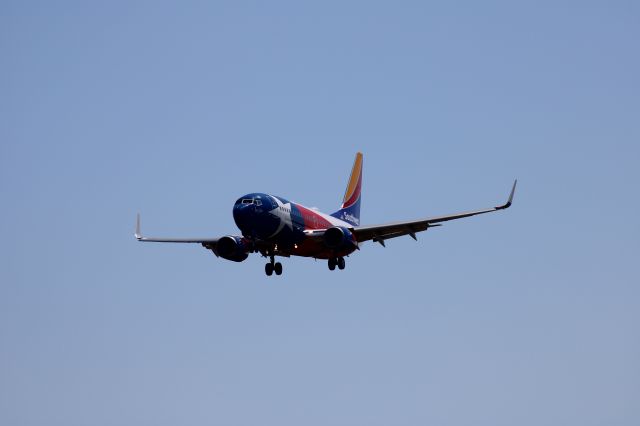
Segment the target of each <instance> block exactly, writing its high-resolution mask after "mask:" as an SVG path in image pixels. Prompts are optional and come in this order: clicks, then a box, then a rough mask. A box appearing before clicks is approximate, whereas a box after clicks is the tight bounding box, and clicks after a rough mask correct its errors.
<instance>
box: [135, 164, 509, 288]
mask: <svg viewBox="0 0 640 426" xmlns="http://www.w3.org/2000/svg"><path fill="white" fill-rule="evenodd" d="M517 182H518V181H517V180H516V181H515V182H514V183H513V187H512V188H511V193H510V194H509V198H508V200H507V202H506V203H505V204H503V205H500V206H497V207H491V208H488V209H483V210H475V211H470V212H465V213H457V214H452V215H447V216H436V217H430V218H424V219H418V220H410V221H403V222H392V223H386V224H382V225H367V226H361V225H360V200H361V197H360V194H361V190H362V153H360V152H359V153H357V154H356V159H355V162H354V164H353V169H352V170H351V176H350V178H349V182H348V184H347V190H346V192H345V194H344V199H343V201H342V205H341V206H340V210H338V211H336V212H335V213H331V214H325V213H322V212H320V211H318V210H317V209H313V208H308V207H305V206H303V205H301V204H298V203H294V202H292V201H289V200H286V199H284V198H282V197H278V196H275V195H270V194H264V193H252V194H247V195H244V196H242V197H240V198H238V200H237V201H236V202H235V204H234V206H233V219H234V220H235V222H236V225H237V226H238V228H239V229H240V232H241V234H242V235H226V236H223V237H220V238H156V237H144V236H142V234H141V232H140V215H138V217H137V222H136V233H135V236H136V238H137V239H138V241H150V242H160V243H196V244H201V245H202V246H203V247H204V248H206V249H208V250H211V251H212V252H213V253H214V254H215V255H216V256H218V257H222V258H223V259H227V260H232V261H234V262H242V261H243V260H245V259H246V258H247V257H249V254H250V253H260V254H261V255H262V256H263V257H265V258H268V259H269V262H268V263H267V264H266V265H265V268H264V270H265V273H266V274H267V275H269V276H270V275H272V274H273V273H274V272H275V274H276V275H280V274H282V264H281V263H280V262H276V261H275V257H276V256H281V257H290V256H303V257H312V258H315V259H326V260H327V261H328V265H329V269H330V270H332V271H333V270H335V269H336V267H338V269H344V268H345V259H344V258H345V257H347V256H349V255H350V254H351V253H353V252H354V251H356V250H360V245H361V244H362V243H363V242H365V241H373V242H377V243H379V244H381V245H382V246H385V241H386V240H388V239H391V238H396V237H401V236H403V235H409V236H411V237H412V238H413V239H414V240H417V238H416V233H418V232H422V231H426V230H427V229H429V228H432V227H435V226H441V224H442V222H446V221H449V220H454V219H461V218H463V217H469V216H475V215H478V214H483V213H491V212H495V211H498V210H504V209H506V208H509V207H510V206H511V202H512V201H513V194H514V192H515V190H516V184H517Z"/></svg>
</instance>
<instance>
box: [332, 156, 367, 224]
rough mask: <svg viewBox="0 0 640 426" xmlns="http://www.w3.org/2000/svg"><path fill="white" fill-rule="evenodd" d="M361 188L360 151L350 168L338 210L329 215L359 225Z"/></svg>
mask: <svg viewBox="0 0 640 426" xmlns="http://www.w3.org/2000/svg"><path fill="white" fill-rule="evenodd" d="M361 189H362V153H361V152H358V153H357V154H356V159H355V161H354V162H353V169H351V177H349V183H348V184H347V190H346V191H345V193H344V199H343V200H342V206H340V210H338V211H337V212H335V213H332V214H331V216H333V217H336V218H338V219H340V220H344V221H345V222H348V223H350V224H352V225H353V226H360V191H361Z"/></svg>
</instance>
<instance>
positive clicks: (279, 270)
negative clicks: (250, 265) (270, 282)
mask: <svg viewBox="0 0 640 426" xmlns="http://www.w3.org/2000/svg"><path fill="white" fill-rule="evenodd" d="M273 271H274V272H275V273H276V275H282V263H280V262H278V263H276V264H275V265H273Z"/></svg>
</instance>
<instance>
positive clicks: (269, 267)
mask: <svg viewBox="0 0 640 426" xmlns="http://www.w3.org/2000/svg"><path fill="white" fill-rule="evenodd" d="M274 272H275V273H276V275H282V263H280V262H276V261H275V259H274V258H273V256H271V261H270V262H269V263H267V264H266V265H264V273H265V274H267V276H269V277H270V276H271V275H273V273H274Z"/></svg>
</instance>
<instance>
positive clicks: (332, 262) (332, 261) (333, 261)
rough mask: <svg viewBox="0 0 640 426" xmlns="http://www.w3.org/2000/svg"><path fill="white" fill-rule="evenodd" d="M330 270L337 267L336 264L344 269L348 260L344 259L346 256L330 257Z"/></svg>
mask: <svg viewBox="0 0 640 426" xmlns="http://www.w3.org/2000/svg"><path fill="white" fill-rule="evenodd" d="M328 263H329V270H331V271H333V270H335V269H336V266H337V267H338V269H340V270H343V269H344V268H345V266H346V262H345V261H344V257H338V258H336V257H332V258H330V259H329V262H328Z"/></svg>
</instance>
